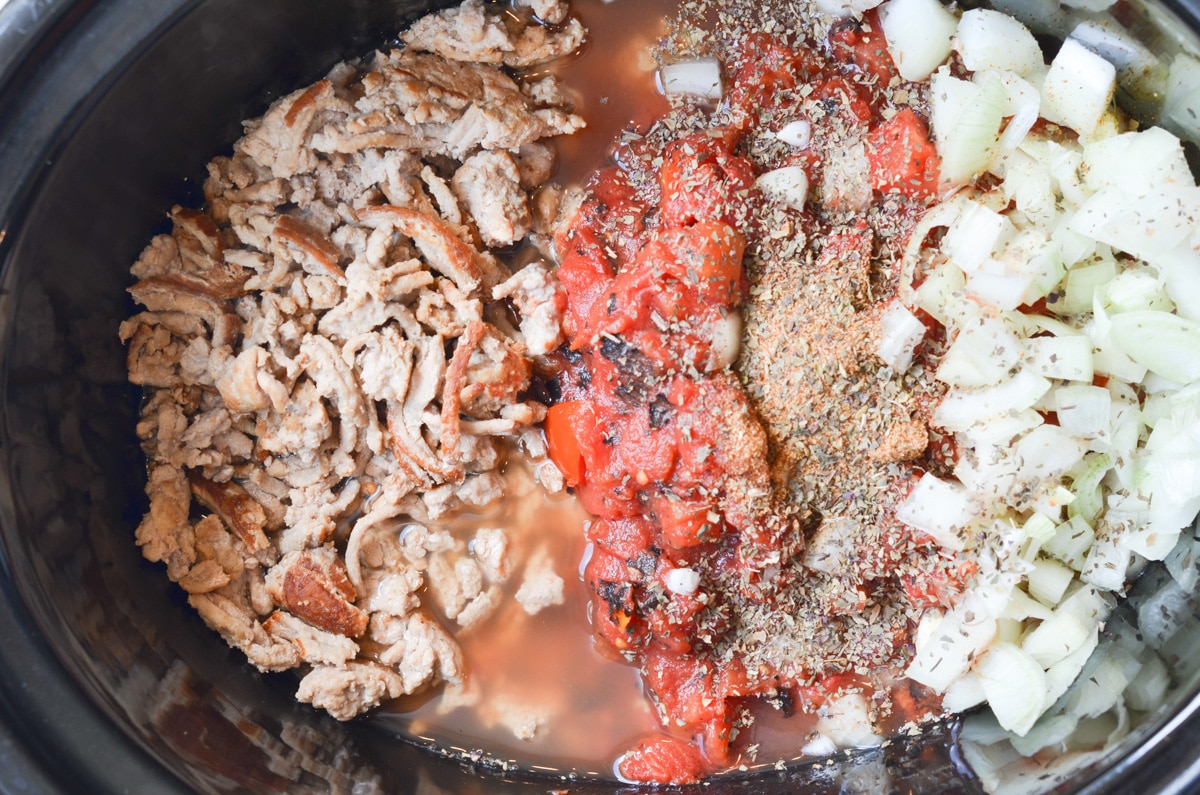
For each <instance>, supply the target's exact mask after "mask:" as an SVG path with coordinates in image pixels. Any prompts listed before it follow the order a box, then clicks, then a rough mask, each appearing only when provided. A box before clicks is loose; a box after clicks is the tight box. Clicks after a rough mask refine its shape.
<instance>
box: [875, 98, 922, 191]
mask: <svg viewBox="0 0 1200 795" xmlns="http://www.w3.org/2000/svg"><path fill="white" fill-rule="evenodd" d="M867 161H868V162H869V163H870V166H871V187H872V188H874V189H875V190H877V191H880V192H882V193H889V192H898V193H903V194H904V195H905V196H911V197H912V198H914V199H928V198H931V197H933V196H936V195H937V189H938V180H939V178H940V170H939V168H938V157H937V150H936V149H935V148H934V146H933V143H932V142H931V141H930V140H929V131H928V129H927V128H926V127H925V122H923V121H922V120H921V118H920V117H919V116H917V114H916V113H915V112H913V110H912V109H911V108H904V109H903V110H901V111H900V112H899V113H897V114H896V115H895V116H893V117H892V118H890V119H888V120H887V121H885V122H883V123H882V124H880V125H879V126H878V127H876V128H875V129H873V130H871V132H870V133H869V134H868V135H867Z"/></svg>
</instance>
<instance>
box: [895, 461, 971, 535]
mask: <svg viewBox="0 0 1200 795" xmlns="http://www.w3.org/2000/svg"><path fill="white" fill-rule="evenodd" d="M974 514H975V507H974V506H973V505H972V504H971V497H970V495H969V494H968V493H967V490H966V489H965V488H963V487H962V485H960V484H958V483H951V482H949V481H945V480H942V479H940V478H937V477H935V476H933V475H930V474H929V473H928V472H926V473H925V474H924V475H922V476H921V479H920V480H919V481H917V485H916V487H915V488H913V490H912V491H911V492H910V493H909V495H908V496H907V497H905V498H904V500H903V502H901V503H900V505H899V506H897V508H896V518H897V519H899V520H900V521H901V522H903V523H904V524H906V525H908V526H909V527H913V528H916V529H917V530H920V531H921V532H922V533H925V534H926V535H928V536H930V537H931V538H933V540H934V541H936V542H937V543H938V544H940V545H941V546H943V547H945V548H947V549H953V550H961V549H963V547H964V546H965V539H964V537H963V529H964V528H965V527H966V525H967V523H968V522H969V521H970V520H971V517H972V516H974Z"/></svg>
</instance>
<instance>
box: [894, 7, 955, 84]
mask: <svg viewBox="0 0 1200 795" xmlns="http://www.w3.org/2000/svg"><path fill="white" fill-rule="evenodd" d="M879 22H880V25H881V26H882V27H883V36H884V38H885V39H886V40H887V49H888V52H889V53H891V55H892V60H893V61H895V63H896V69H897V71H899V72H900V76H901V77H903V78H904V79H905V80H924V79H925V78H927V77H929V75H931V74H933V70H934V69H937V68H938V67H939V66H941V64H942V63H943V62H944V61H945V60H946V58H948V57H949V56H950V50H951V44H950V41H951V38H952V37H953V36H954V31H955V30H956V29H957V28H958V19H957V18H956V17H955V16H954V14H952V13H951V12H950V11H948V10H947V9H946V8H945V7H944V6H943V5H942V4H941V3H940V2H938V0H890V2H888V3H886V4H884V5H883V6H881V7H880V9H879Z"/></svg>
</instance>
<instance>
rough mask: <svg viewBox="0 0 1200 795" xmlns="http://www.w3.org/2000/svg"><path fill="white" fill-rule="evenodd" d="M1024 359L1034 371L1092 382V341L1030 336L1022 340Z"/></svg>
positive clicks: (1083, 337) (1065, 379)
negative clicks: (1023, 341) (1023, 343)
mask: <svg viewBox="0 0 1200 795" xmlns="http://www.w3.org/2000/svg"><path fill="white" fill-rule="evenodd" d="M1025 352H1026V355H1027V358H1026V362H1027V363H1028V365H1029V367H1030V368H1032V369H1033V370H1034V372H1037V373H1040V374H1041V375H1044V376H1046V377H1047V378H1054V379H1059V380H1064V381H1085V382H1087V383H1089V384H1090V383H1091V382H1092V378H1093V377H1094V376H1095V373H1094V371H1093V369H1092V341H1091V340H1089V339H1088V338H1087V337H1085V336H1083V335H1082V334H1080V335H1076V336H1071V337H1033V338H1031V339H1027V340H1025Z"/></svg>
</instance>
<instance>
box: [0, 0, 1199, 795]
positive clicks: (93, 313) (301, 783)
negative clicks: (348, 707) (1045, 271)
mask: <svg viewBox="0 0 1200 795" xmlns="http://www.w3.org/2000/svg"><path fill="white" fill-rule="evenodd" d="M625 1H626V2H636V0H625ZM436 5H439V4H438V3H433V2H425V1H423V0H342V2H338V3H328V2H317V1H313V0H256V2H253V3H247V2H237V1H236V0H104V2H98V1H97V0H8V2H6V3H0V372H2V373H3V382H2V387H0V792H3V793H59V792H62V793H80V792H87V793H109V792H111V793H118V792H120V793H189V792H202V793H225V792H314V793H315V792H336V793H355V794H357V793H363V794H364V795H365V793H376V792H379V793H383V792H388V793H391V792H398V793H407V792H414V793H415V792H420V793H439V792H446V793H493V792H495V793H545V792H547V791H560V790H567V791H569V792H571V793H581V794H583V793H612V792H621V793H631V792H634V791H636V790H637V788H635V787H631V786H627V785H622V784H620V783H617V782H615V781H577V780H573V779H569V780H564V779H563V778H562V777H561V776H559V775H555V774H554V773H551V772H543V773H541V774H534V773H529V772H520V771H515V770H507V771H506V770H504V769H503V768H502V767H497V766H496V765H494V764H491V763H489V762H488V761H487V760H486V758H484V757H483V756H481V755H479V754H476V753H472V750H471V749H462V750H460V751H453V750H451V749H441V750H440V751H439V750H438V749H428V748H423V747H421V746H420V745H419V744H418V743H414V742H410V741H405V740H403V739H401V738H399V737H398V736H397V735H396V734H395V732H394V731H392V730H390V729H388V728H387V727H386V725H385V724H384V723H382V722H380V721H377V720H373V719H364V720H358V721H354V722H351V723H346V724H342V723H339V722H337V721H335V720H333V719H332V718H330V717H329V716H327V715H325V714H323V713H320V714H319V713H317V712H316V711H314V710H311V709H309V708H308V707H305V706H302V705H298V704H296V703H295V702H294V701H293V699H292V696H291V691H292V689H293V688H294V682H293V681H292V680H291V678H290V677H289V676H287V675H260V674H258V673H257V672H255V671H254V670H253V669H251V668H250V667H249V666H248V665H246V664H245V662H244V660H243V659H241V657H240V655H238V654H236V653H235V652H233V651H231V650H229V649H227V648H226V647H225V646H224V644H223V643H220V642H219V641H217V639H216V637H215V636H214V635H213V634H212V633H211V632H210V631H209V630H208V629H207V628H206V627H204V626H203V624H202V623H201V622H200V620H199V619H198V618H197V617H196V615H195V614H194V613H193V612H192V611H191V610H190V609H188V608H187V606H186V604H185V603H184V600H183V597H182V594H181V593H180V592H179V591H178V589H176V588H174V587H173V586H172V585H171V584H170V583H169V582H168V581H167V579H166V578H165V577H163V576H162V572H161V571H160V570H159V569H158V567H155V566H153V565H151V564H148V563H146V562H145V561H143V560H142V559H141V557H140V555H139V553H138V550H137V548H136V547H135V546H134V544H133V528H134V527H135V526H136V524H137V521H138V517H139V516H140V515H141V512H142V510H143V507H144V498H143V496H142V493H141V492H142V485H143V483H144V480H143V478H144V462H143V460H142V459H141V457H140V453H139V450H138V448H137V445H136V439H135V437H134V434H133V425H134V421H135V416H136V409H137V401H138V395H137V394H136V392H135V391H134V389H132V388H131V387H130V386H129V385H128V384H127V383H126V381H125V370H124V352H123V350H122V348H121V345H120V343H119V341H118V339H117V333H116V328H117V324H118V323H119V321H120V319H121V318H122V317H125V316H127V315H128V314H129V313H130V310H131V308H132V304H131V303H130V302H129V299H128V297H127V295H126V294H125V288H126V286H127V284H128V279H129V277H128V267H129V263H131V262H132V261H133V260H134V259H135V258H136V256H137V253H138V251H139V250H140V249H141V247H142V246H143V245H144V243H145V241H147V240H148V239H149V238H150V237H151V235H152V234H154V233H156V232H159V231H163V230H164V229H165V228H166V226H167V224H168V219H167V218H166V215H165V209H166V208H169V207H170V206H171V205H172V204H173V203H181V204H184V205H197V204H199V203H200V202H201V201H202V194H201V191H200V185H201V181H202V179H203V176H204V165H205V163H206V162H207V161H208V160H209V159H210V158H211V157H212V156H214V155H215V154H219V153H221V152H224V151H226V150H227V149H228V147H229V145H230V144H231V143H232V142H233V141H234V140H235V139H236V138H237V137H238V136H239V135H240V132H241V122H242V120H243V119H247V118H252V117H254V116H257V115H260V114H261V113H262V112H263V111H264V110H265V108H266V107H267V105H268V104H269V103H270V101H271V100H272V99H274V98H275V97H278V96H280V95H281V94H283V93H286V92H287V91H290V90H292V89H294V88H295V87H298V86H302V85H304V84H306V83H309V82H311V81H313V80H315V79H317V78H318V77H320V76H321V75H322V74H323V73H324V72H325V71H326V70H327V69H328V68H329V67H330V66H331V65H333V64H334V63H335V62H337V61H339V60H342V59H344V58H347V57H352V56H356V55H365V54H367V53H369V52H370V51H371V50H372V49H373V48H375V47H379V46H383V45H386V44H387V43H388V42H390V41H392V40H394V37H395V35H396V32H397V30H399V29H400V27H401V26H402V25H404V24H405V23H406V22H407V21H410V20H412V19H414V18H415V17H416V16H418V15H419V14H421V13H424V12H426V11H428V10H429V9H430V8H431V7H434V6H436ZM440 5H445V3H442V4H440ZM1001 5H1003V3H1001ZM1139 8H1140V6H1139ZM1163 30H1165V31H1166V33H1163ZM1187 31H1200V3H1197V2H1180V0H1167V1H1166V2H1163V3H1161V4H1155V5H1154V6H1153V7H1152V8H1151V13H1148V14H1146V15H1145V19H1144V24H1143V30H1142V33H1144V34H1145V37H1146V40H1147V41H1148V42H1150V44H1151V46H1155V47H1157V46H1165V45H1163V42H1166V43H1167V44H1168V45H1171V43H1172V42H1174V43H1175V44H1173V45H1171V46H1178V45H1177V43H1178V41H1179V39H1180V37H1181V36H1184V34H1185V33H1186V32H1187ZM1184 37H1185V38H1186V36H1184ZM1156 42H1157V43H1156ZM1177 678H1178V681H1177V687H1176V689H1175V691H1174V693H1175V695H1174V697H1173V700H1172V701H1171V703H1169V704H1167V705H1165V706H1164V707H1163V708H1162V709H1160V710H1158V712H1156V713H1155V714H1154V715H1152V716H1151V718H1150V719H1149V720H1147V721H1146V722H1145V723H1144V724H1143V725H1142V726H1141V727H1140V728H1138V729H1137V730H1136V731H1134V732H1133V733H1132V734H1131V735H1130V736H1129V737H1127V738H1126V739H1125V740H1123V741H1121V742H1120V743H1118V744H1117V745H1116V746H1115V747H1114V748H1113V749H1111V750H1110V751H1109V752H1108V753H1107V754H1105V755H1103V756H1102V757H1099V758H1095V759H1091V760H1088V761H1087V762H1086V764H1083V765H1082V766H1080V767H1078V768H1077V769H1075V770H1074V771H1073V772H1072V773H1071V774H1070V775H1069V777H1068V779H1067V780H1065V781H1063V782H1062V783H1058V784H1054V785H1053V790H1052V791H1054V792H1086V793H1100V792H1113V793H1116V792H1140V793H1151V792H1159V793H1181V792H1192V791H1200V750H1198V749H1200V714H1197V713H1198V711H1200V666H1196V667H1193V668H1192V669H1191V670H1190V671H1182V672H1177ZM957 732H958V724H957V723H955V722H948V723H945V724H942V725H937V726H933V727H930V728H928V729H927V730H926V731H925V732H924V733H922V734H920V735H919V736H915V737H904V738H898V739H895V740H893V741H891V742H890V743H889V744H888V745H887V746H886V747H884V748H881V749H875V750H871V751H866V752H859V753H856V754H851V755H843V756H841V757H837V758H835V759H833V760H830V761H829V762H826V763H805V764H798V765H797V766H795V767H789V768H787V769H784V770H777V771H776V770H772V771H769V772H765V773H758V774H754V775H744V776H737V775H735V776H728V777H724V778H722V779H720V780H718V781H716V782H714V783H712V784H710V785H706V786H704V787H702V788H699V789H701V790H702V791H706V792H714V793H724V792H728V793H742V792H746V793H749V792H755V793H758V792H806V793H875V792H885V791H889V792H920V793H932V794H936V793H952V792H980V791H982V790H981V788H980V785H979V783H978V781H977V780H976V779H975V777H974V776H973V774H972V773H971V771H970V769H969V767H968V766H967V765H966V764H965V763H964V761H963V760H962V757H961V755H960V753H959V752H958V745H957V743H958V740H957Z"/></svg>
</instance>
